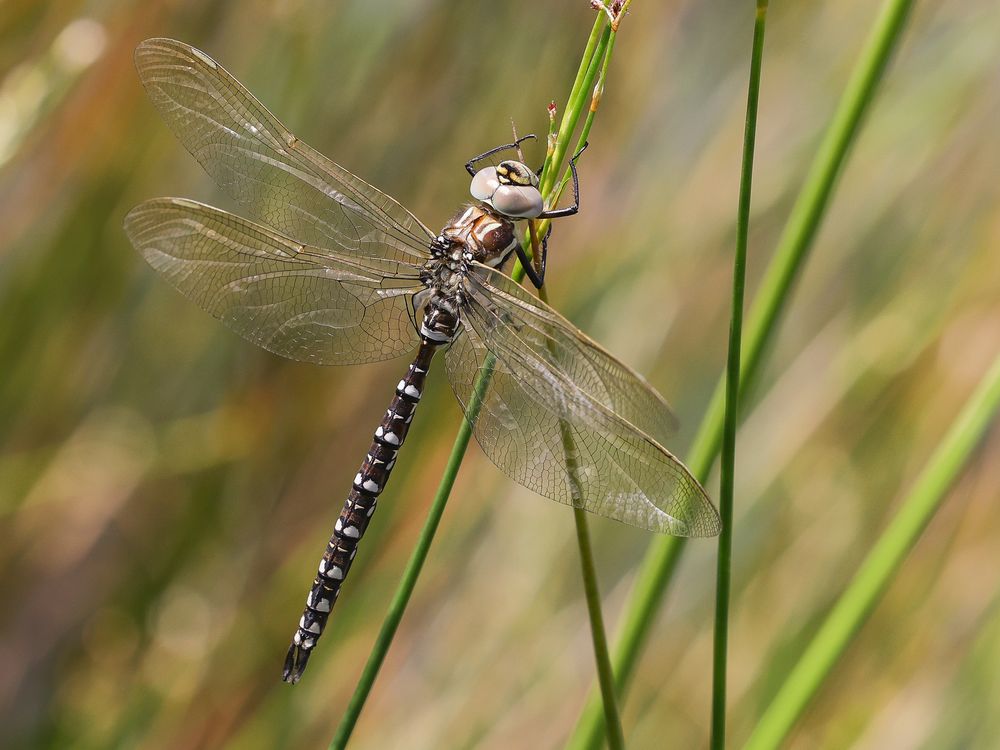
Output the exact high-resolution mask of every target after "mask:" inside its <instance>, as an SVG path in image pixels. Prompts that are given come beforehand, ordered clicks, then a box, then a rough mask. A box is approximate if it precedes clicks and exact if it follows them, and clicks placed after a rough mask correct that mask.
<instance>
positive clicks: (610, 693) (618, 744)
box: [573, 508, 625, 750]
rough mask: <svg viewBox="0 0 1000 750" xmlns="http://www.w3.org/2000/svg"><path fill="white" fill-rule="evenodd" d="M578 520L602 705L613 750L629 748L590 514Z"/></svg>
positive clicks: (577, 515)
mask: <svg viewBox="0 0 1000 750" xmlns="http://www.w3.org/2000/svg"><path fill="white" fill-rule="evenodd" d="M573 519H574V520H575V521H576V541H577V546H578V548H579V550H580V572H581V573H582V575H583V590H584V593H585V594H586V599H587V613H588V615H589V616H590V635H591V639H592V641H593V644H594V657H595V659H596V661H597V681H598V684H599V685H600V688H601V705H602V706H603V708H604V726H605V728H606V735H607V739H608V747H609V748H611V750H621V749H622V748H624V747H625V734H624V732H623V731H622V723H621V718H620V717H619V715H618V699H617V697H616V690H615V676H614V672H612V670H611V657H610V656H609V655H608V636H607V633H606V631H605V628H604V617H603V615H602V614H601V593H600V591H599V590H598V587H597V572H596V570H595V569H594V551H593V548H592V547H591V544H590V528H589V527H588V525H587V513H586V511H584V510H583V509H582V508H573Z"/></svg>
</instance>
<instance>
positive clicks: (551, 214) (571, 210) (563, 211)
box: [535, 143, 590, 219]
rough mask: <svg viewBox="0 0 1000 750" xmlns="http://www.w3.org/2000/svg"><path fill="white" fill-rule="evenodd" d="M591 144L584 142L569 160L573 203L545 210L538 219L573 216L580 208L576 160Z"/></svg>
mask: <svg viewBox="0 0 1000 750" xmlns="http://www.w3.org/2000/svg"><path fill="white" fill-rule="evenodd" d="M589 145H590V144H589V143H584V144H583V146H582V147H581V148H580V150H579V151H577V152H576V153H575V154H574V155H573V158H572V159H570V160H569V171H570V173H571V174H572V175H573V205H572V206H567V207H566V208H557V209H555V210H552V211H543V212H542V213H540V214H539V215H538V216H536V217H535V218H536V219H561V218H562V217H563V216H572V215H573V214H575V213H576V212H577V211H579V210H580V178H579V176H578V175H577V173H576V160H577V159H579V158H580V155H581V154H583V152H584V151H586V150H587V146H589Z"/></svg>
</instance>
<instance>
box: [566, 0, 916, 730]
mask: <svg viewBox="0 0 1000 750" xmlns="http://www.w3.org/2000/svg"><path fill="white" fill-rule="evenodd" d="M912 6H913V0H886V2H885V4H884V5H883V6H882V9H881V11H880V13H879V16H878V18H877V20H876V22H875V25H874V27H873V28H872V31H871V34H870V35H869V38H868V40H867V42H866V43H865V47H864V49H863V50H862V53H861V56H860V58H859V59H858V62H857V64H856V65H855V67H854V70H853V71H852V73H851V77H850V80H849V81H848V83H847V87H846V89H845V90H844V93H843V95H842V96H841V98H840V101H839V103H838V105H837V109H836V112H835V113H834V116H833V119H832V121H831V123H830V125H829V127H828V128H827V131H826V134H825V135H824V137H823V141H822V143H821V144H820V147H819V150H818V151H817V154H816V157H815V158H814V159H813V163H812V165H811V166H810V169H809V172H808V174H807V176H806V180H805V183H804V184H803V187H802V189H801V191H800V192H799V195H798V198H797V199H796V201H795V205H794V206H793V208H792V212H791V215H790V216H789V219H788V222H787V223H786V225H785V229H784V231H783V232H782V235H781V239H780V240H779V242H778V248H777V250H776V251H775V254H774V257H773V258H772V260H771V262H770V263H769V264H768V268H767V270H766V271H765V273H764V277H763V280H762V282H761V286H760V289H759V290H758V292H757V295H756V297H755V300H754V304H753V305H752V306H751V308H750V313H749V315H748V322H747V335H746V337H745V338H744V346H743V353H742V358H741V362H740V389H739V393H740V396H741V398H742V399H743V401H744V403H745V399H746V393H747V391H748V390H749V387H750V385H751V384H752V382H753V379H754V377H755V376H756V375H757V372H758V371H759V369H760V366H761V362H762V360H763V354H764V351H765V349H766V345H767V344H768V342H769V341H770V340H771V338H772V336H773V334H774V331H775V329H776V327H777V321H778V317H779V315H780V313H781V312H782V310H783V309H784V308H785V306H786V305H787V303H788V300H789V297H790V294H791V287H792V283H793V281H794V280H795V279H796V278H797V277H798V275H799V273H800V272H801V270H802V266H803V265H804V263H805V261H806V258H807V256H808V251H809V250H810V249H811V248H812V244H813V240H814V239H815V236H816V231H817V229H818V228H819V225H820V222H821V220H822V218H823V215H824V214H825V213H826V208H827V206H828V205H829V200H830V196H831V195H832V193H833V187H834V184H835V182H836V178H837V175H838V174H839V173H840V171H841V169H842V167H843V164H844V161H845V160H846V157H847V154H848V151H849V150H850V146H851V144H852V143H853V142H854V140H855V138H856V137H857V134H858V131H859V130H860V126H861V122H862V119H863V116H864V114H865V113H866V112H867V111H868V108H869V106H870V105H871V103H872V100H873V98H874V93H875V90H876V88H877V84H878V81H879V79H880V78H881V76H882V73H883V72H884V71H885V68H886V65H887V64H888V61H889V58H890V56H891V53H892V51H893V50H894V49H895V46H896V44H897V43H898V42H899V38H900V36H901V34H902V30H903V27H904V22H905V20H906V17H907V15H908V12H909V11H910V9H911V8H912ZM724 394H725V386H724V384H723V383H722V382H720V383H719V384H718V386H717V387H716V389H715V392H714V393H713V395H712V399H711V401H710V402H709V406H708V410H707V411H706V413H705V416H704V418H703V419H702V422H701V425H700V427H699V428H698V433H697V434H696V435H695V439H694V442H693V443H692V446H691V452H690V454H689V457H688V468H690V469H691V473H692V474H694V476H695V477H697V478H698V480H699V481H701V482H705V481H706V479H707V477H708V473H709V470H710V469H711V467H712V463H713V461H714V460H715V457H716V455H718V452H719V448H720V445H721V442H722V431H723V416H724V413H725V396H724ZM682 546H683V542H682V540H680V539H678V538H677V537H659V538H657V539H656V540H654V541H653V542H652V544H650V547H649V550H648V551H647V553H646V556H645V559H644V560H643V562H642V565H641V567H640V569H639V573H638V575H637V578H636V584H635V589H634V590H633V593H632V596H631V597H630V601H629V603H628V604H627V605H626V609H625V614H624V618H623V622H622V630H621V634H620V636H619V638H618V640H617V642H616V644H615V646H614V648H613V650H612V654H613V656H612V663H613V665H614V668H615V679H616V682H617V684H618V686H619V690H618V696H619V700H621V699H622V698H623V697H624V689H625V687H626V686H627V684H628V682H629V680H630V678H631V676H632V673H633V671H634V669H635V663H636V659H637V657H638V653H639V651H640V649H641V648H642V646H643V644H644V643H645V641H646V639H647V638H648V637H649V631H650V628H651V626H652V624H653V620H654V617H655V615H656V613H657V612H658V611H659V609H660V606H661V605H662V603H663V598H664V596H665V594H666V591H667V588H668V586H669V583H670V581H671V580H672V578H673V574H674V571H675V569H676V566H677V562H678V560H679V558H680V554H681V547H682ZM601 733H602V732H601V708H600V706H599V705H598V704H597V701H596V697H592V698H591V700H590V701H588V705H587V707H586V709H585V710H584V713H583V715H582V717H581V719H580V721H579V723H578V724H577V728H576V731H575V732H574V734H573V737H572V740H571V743H570V746H571V747H572V748H576V749H578V748H594V747H596V746H597V744H598V742H599V741H600V735H601Z"/></svg>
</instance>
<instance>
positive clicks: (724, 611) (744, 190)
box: [710, 0, 767, 750]
mask: <svg viewBox="0 0 1000 750" xmlns="http://www.w3.org/2000/svg"><path fill="white" fill-rule="evenodd" d="M766 21H767V0H757V16H756V18H755V20H754V27H753V43H752V47H751V53H750V82H749V84H748V86H747V115H746V125H745V128H744V131H743V165H742V172H741V176H740V197H739V207H738V209H737V217H736V257H735V259H734V260H733V307H732V320H731V322H730V325H729V357H728V361H727V364H726V411H725V420H724V422H725V427H724V429H723V433H722V461H721V473H720V480H719V515H720V517H721V519H722V532H721V533H720V534H719V556H718V564H717V575H716V586H715V638H714V643H713V654H712V656H713V658H712V737H711V745H710V746H711V747H712V748H713V750H723V748H725V746H726V665H727V662H728V658H727V657H728V642H729V590H730V578H731V571H732V558H733V503H734V499H733V490H734V485H735V463H736V415H737V409H738V403H739V387H740V343H741V338H742V335H743V293H744V288H745V286H746V265H747V242H748V238H749V234H750V192H751V186H752V184H753V152H754V143H755V140H756V133H757V100H758V97H759V94H760V69H761V60H762V59H763V56H764V27H765V23H766Z"/></svg>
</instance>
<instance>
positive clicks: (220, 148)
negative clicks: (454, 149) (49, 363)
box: [125, 39, 720, 684]
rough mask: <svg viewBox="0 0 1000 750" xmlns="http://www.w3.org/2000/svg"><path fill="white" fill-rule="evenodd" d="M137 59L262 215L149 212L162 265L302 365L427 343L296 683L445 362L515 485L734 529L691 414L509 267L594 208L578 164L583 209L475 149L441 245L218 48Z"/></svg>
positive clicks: (358, 488) (617, 514)
mask: <svg viewBox="0 0 1000 750" xmlns="http://www.w3.org/2000/svg"><path fill="white" fill-rule="evenodd" d="M135 62H136V67H137V69H138V72H139V76H140V78H141V80H142V83H143V85H144V86H145V89H146V91H147V93H148V95H149V97H150V99H151V100H152V102H153V104H154V106H155V107H156V108H157V109H158V110H159V113H160V115H162V117H163V119H164V120H165V121H166V123H167V125H168V126H169V127H170V128H171V130H173V132H174V134H175V135H176V136H177V138H178V139H179V140H180V141H181V143H182V144H183V145H184V146H185V147H186V148H187V150H188V151H190V153H191V154H192V155H193V156H194V157H195V159H197V160H198V161H199V162H200V163H201V165H202V167H203V168H204V169H205V170H206V171H207V172H208V174H209V175H210V176H211V177H212V178H213V179H214V180H215V182H217V183H218V185H219V187H220V188H222V190H224V191H225V192H226V193H228V194H229V195H230V196H231V197H232V198H234V199H235V200H236V201H237V202H238V203H239V204H241V205H242V206H243V207H244V208H246V209H247V210H248V211H249V212H250V213H251V214H253V215H254V216H256V218H257V219H259V223H257V222H254V221H249V220H247V219H243V218H240V217H239V216H236V215H234V214H232V213H228V212H226V211H222V210H220V209H217V208H213V207H211V206H208V205H205V204H203V203H199V202H196V201H192V200H188V199H186V198H157V199H153V200H149V201H146V202H144V203H142V204H140V205H138V206H136V207H135V208H134V209H132V210H131V211H130V212H129V213H128V215H127V216H126V218H125V231H126V233H127V235H128V237H129V239H130V240H131V242H132V244H133V245H134V246H135V248H136V250H138V252H139V253H140V254H141V255H142V257H143V258H144V259H145V260H146V261H147V262H148V263H149V265H151V266H152V267H153V268H154V269H155V270H156V271H158V272H159V273H160V274H161V275H162V276H163V277H164V278H165V279H166V280H167V281H168V282H169V283H170V284H171V285H173V286H174V287H175V288H176V289H178V290H179V291H180V292H181V293H182V294H184V295H186V296H187V297H189V298H190V299H191V300H193V301H194V302H195V303H197V304H198V305H199V306H201V307H202V308H203V309H204V310H206V311H207V312H208V313H210V314H211V315H213V316H214V317H216V318H218V319H219V320H221V321H222V322H223V323H224V324H225V325H226V326H228V327H229V328H231V329H232V330H233V331H235V332H236V333H238V334H240V335H241V336H243V337H244V338H246V339H247V340H249V341H251V342H253V343H254V344H257V345H259V346H261V347H263V348H264V349H267V350H268V351H270V352H273V353H275V354H278V355H281V356H284V357H288V358H290V359H293V360H298V361H303V362H313V363H316V364H321V365H349V364H360V363H366V362H375V361H379V360H385V359H389V358H394V357H397V356H401V355H403V354H404V353H407V352H412V351H413V350H414V349H416V355H415V356H414V358H413V360H412V362H411V364H410V365H409V368H408V369H407V371H406V373H405V374H404V375H403V377H402V379H401V380H400V381H399V383H398V384H397V386H396V391H395V394H394V396H393V397H392V400H391V402H390V403H389V408H388V409H387V411H386V412H385V415H384V416H383V417H382V420H381V421H380V422H379V424H378V427H377V428H376V429H375V433H374V436H373V438H372V442H371V445H370V447H369V449H368V452H367V454H366V456H365V458H364V461H363V462H362V464H361V468H360V470H359V471H358V472H357V474H356V476H355V477H354V481H353V482H352V486H351V489H350V492H349V493H348V495H347V499H346V501H345V502H344V506H343V509H342V510H341V512H340V515H339V517H338V518H337V521H336V524H335V526H334V529H333V533H332V535H331V536H330V541H329V543H328V545H327V547H326V550H325V552H324V554H323V556H322V559H321V560H320V563H319V567H318V572H317V574H316V576H315V578H314V580H313V584H312V587H311V588H310V591H309V594H308V596H307V598H306V606H305V608H304V611H303V614H302V616H301V618H300V619H299V623H298V626H297V627H296V629H295V633H294V636H293V638H292V642H291V645H290V646H289V649H288V652H287V655H286V658H285V662H284V666H283V671H282V678H283V679H284V680H285V681H286V682H290V683H293V684H294V683H296V682H298V680H299V679H300V678H301V676H302V673H303V671H304V670H305V668H306V664H307V662H308V660H309V657H310V655H311V654H312V652H313V650H314V648H315V647H316V643H317V641H318V640H319V637H320V635H321V634H322V632H323V628H324V626H325V625H326V622H327V618H328V617H329V615H330V611H331V608H332V607H333V605H334V603H335V602H336V600H337V597H338V596H339V594H340V591H341V586H342V584H343V582H344V579H345V578H346V576H347V574H348V571H349V570H350V568H351V564H352V562H353V561H354V557H355V555H356V553H357V549H358V544H359V542H360V540H361V538H362V536H363V535H364V533H365V530H366V529H367V527H368V524H369V522H370V520H371V517H372V514H373V513H374V512H375V507H376V503H377V500H378V497H379V495H380V493H381V492H382V491H383V490H384V489H385V486H386V482H387V481H388V479H389V475H390V472H391V471H392V469H393V466H394V465H395V463H396V458H397V455H398V453H399V450H400V448H401V447H402V445H403V441H404V440H405V438H406V434H407V431H408V430H409V428H410V424H411V421H412V419H413V415H414V412H415V411H416V408H417V404H418V403H419V401H420V398H421V395H422V394H423V391H424V386H425V379H426V376H427V372H428V370H429V368H430V365H431V361H432V359H433V357H434V355H435V354H436V353H437V352H438V351H443V353H444V367H445V370H446V372H447V377H448V380H449V381H450V383H451V386H452V389H453V391H454V393H455V396H456V397H457V399H458V401H459V403H460V405H461V407H462V409H463V411H464V414H465V418H466V419H467V420H468V421H469V422H470V423H471V425H472V427H473V433H474V435H475V436H476V439H477V442H478V443H479V445H480V446H481V447H482V449H483V451H484V452H485V454H486V455H487V456H488V457H489V458H490V459H491V461H492V462H493V463H494V464H496V466H497V467H499V469H500V470H501V471H502V472H503V473H505V474H506V475H507V476H509V477H510V478H511V479H513V480H514V481H515V482H518V483H519V484H521V485H523V486H524V487H527V488H528V489H530V490H533V491H534V492H536V493H538V494H540V495H543V496H545V497H548V498H551V499H552V500H556V501H558V502H560V503H564V504H567V505H571V506H575V507H577V508H582V509H584V510H586V511H589V512H591V513H596V514H598V515H600V516H604V517H607V518H611V519H614V520H616V521H620V522H623V523H626V524H630V525H633V526H637V527H639V528H642V529H647V530H650V531H654V532H660V533H667V534H674V535H678V536H712V535H715V534H717V533H718V532H719V530H720V521H719V516H718V513H717V512H716V510H715V508H714V506H713V505H712V503H711V501H710V500H709V498H708V496H707V494H706V493H705V490H704V489H703V488H702V487H701V485H700V484H699V483H698V481H697V480H696V479H695V478H694V477H693V476H692V475H691V473H690V472H689V471H688V470H687V468H686V467H685V466H684V464H683V463H681V461H679V460H678V459H677V458H675V457H674V456H673V454H671V453H670V452H669V451H668V450H667V449H666V448H665V447H664V445H665V443H666V441H667V440H668V439H669V437H670V435H671V434H672V432H673V431H674V429H675V427H676V420H675V418H674V416H673V414H672V413H671V411H670V408H669V407H668V405H667V403H666V402H665V401H664V399H663V397H662V396H660V395H659V394H658V393H657V392H656V391H655V390H653V388H652V387H651V386H650V385H649V384H648V383H647V382H646V380H644V379H643V378H642V376H640V375H639V374H637V373H636V372H635V371H633V370H632V369H631V368H629V367H628V366H626V365H625V364H623V363H622V362H621V361H619V360H618V359H616V358H615V357H614V356H613V355H611V354H609V353H608V352H607V351H606V350H605V349H603V348H602V347H601V346H600V345H599V344H597V343H595V342H594V341H593V340H591V339H590V338H588V337H587V336H586V335H585V334H584V333H583V332H582V331H580V330H579V329H578V328H576V327H575V326H574V325H573V324H572V323H570V322H569V321H568V320H566V319H565V318H564V317H563V316H562V315H560V314H559V313H558V312H556V311H555V310H554V309H553V308H551V307H550V306H549V305H547V304H546V303H544V302H542V301H541V300H540V299H538V298H537V297H536V296H535V295H533V294H531V293H530V292H529V291H528V289H526V288H525V287H523V286H521V285H520V284H517V283H515V282H514V280H513V279H511V278H510V277H509V276H507V275H505V274H504V273H503V266H504V264H505V263H506V262H507V261H508V259H510V258H511V256H512V255H514V254H516V255H517V256H518V257H519V258H521V261H522V264H523V265H524V266H525V268H528V267H529V266H531V263H530V262H529V260H528V259H527V258H525V256H524V251H523V250H522V249H521V243H520V241H519V239H518V237H519V234H518V230H517V226H518V222H519V221H523V220H528V219H541V218H558V217H561V216H568V215H571V214H572V213H575V212H576V210H577V209H578V207H579V182H578V177H577V172H576V163H575V158H574V159H573V160H572V161H571V162H570V166H571V169H572V175H573V187H574V205H573V206H570V207H568V208H563V209H549V208H546V206H545V205H544V201H543V200H542V196H541V194H540V192H539V189H538V173H537V172H535V171H533V170H532V169H530V168H529V167H528V166H527V165H526V164H525V163H524V162H523V161H518V160H516V159H509V160H504V161H500V162H499V163H498V164H496V165H489V166H485V167H482V168H477V166H476V165H477V164H480V163H482V161H483V160H485V159H488V158H490V157H493V159H494V160H495V159H496V156H495V155H496V154H499V153H501V152H502V151H504V150H509V149H515V150H518V153H517V155H518V156H520V151H519V143H520V140H517V141H515V142H514V143H512V144H505V145H504V146H500V147H498V148H495V149H492V150H490V151H487V152H485V153H484V154H480V155H479V156H477V157H474V158H473V159H472V160H470V161H469V162H468V163H467V164H466V169H467V170H468V172H469V173H470V175H471V176H472V182H471V186H470V192H471V194H472V197H473V198H474V199H475V200H474V201H473V202H471V203H469V204H468V205H466V206H463V207H462V208H461V209H460V210H459V211H458V213H457V214H456V215H455V216H454V217H453V218H452V219H451V220H450V221H449V222H448V223H447V224H446V225H445V226H444V228H443V229H442V230H441V231H440V232H437V233H435V232H432V231H431V230H430V229H428V228H427V226H426V225H424V224H423V223H422V222H421V221H420V220H419V219H417V218H416V217H415V216H414V215H413V214H412V213H410V212H409V211H408V210H407V209H406V208H404V207H403V206H402V205H401V204H400V203H398V202H397V201H396V200H394V199H393V198H391V197H390V196H388V195H386V194H385V193H383V192H381V191H380V190H378V189H377V188H375V187H373V186H372V185H370V184H368V183H367V182H365V181H364V180H362V179H361V178H359V177H356V176H355V175H353V174H351V173H350V172H348V171H347V170H346V169H344V168H343V167H341V166H340V165H338V164H336V163H334V162H332V161H330V160H329V159H327V158H326V157H324V156H323V155H321V154H320V153H319V152H318V151H316V150H314V149H312V148H310V147H309V146H307V145H306V144H305V143H304V142H302V141H301V140H300V139H299V138H297V137H296V136H294V135H293V134H292V133H291V132H290V131H289V130H288V129H287V128H286V127H285V126H284V125H282V124H281V123H280V122H279V121H278V119H277V118H276V117H275V116H274V115H272V114H271V113H270V112H269V111H268V110H267V109H266V108H265V107H264V106H263V105H262V104H261V103H260V102H259V101H258V100H257V99H256V98H255V97H254V96H253V95H252V94H251V93H250V92H249V91H248V90H247V89H246V88H244V87H243V86H242V85H241V84H240V83H239V82H238V81H237V80H236V79H235V78H234V77H233V76H232V75H231V74H230V73H228V72H227V71H226V70H225V69H224V68H223V67H222V66H221V65H219V64H218V63H217V62H216V61H215V60H213V59H212V58H211V57H209V56H208V55H207V54H205V53H204V52H202V51H200V50H198V49H195V48H194V47H191V46H189V45H187V44H184V43H182V42H178V41H175V40H171V39H149V40H146V41H144V42H142V43H141V44H140V45H139V46H138V47H137V48H136V52H135ZM521 140H523V139H521ZM577 156H578V155H577ZM541 255H542V257H543V258H544V252H543V253H541ZM533 270H534V269H533ZM543 274H544V261H543V262H542V263H541V264H540V266H539V269H538V271H537V272H536V273H530V274H529V277H530V278H531V280H532V281H533V282H534V283H535V285H536V286H539V287H540V286H541V282H542V279H541V276H542V275H543Z"/></svg>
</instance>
